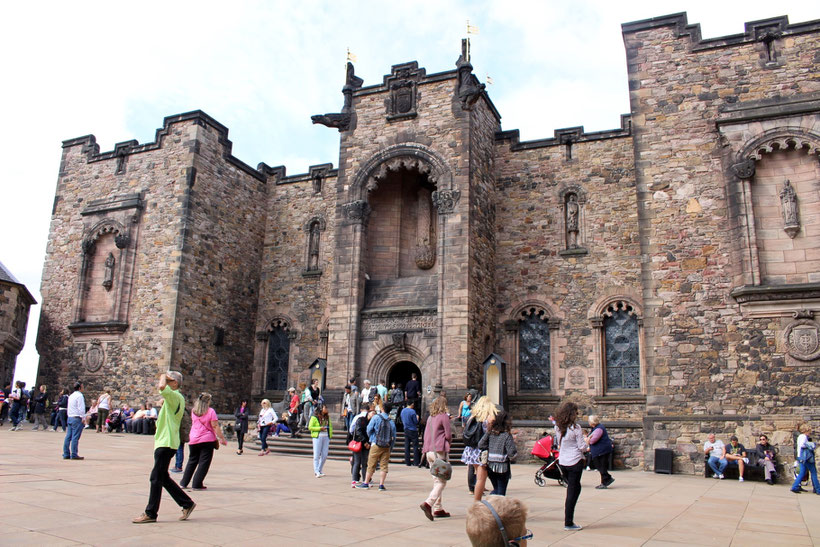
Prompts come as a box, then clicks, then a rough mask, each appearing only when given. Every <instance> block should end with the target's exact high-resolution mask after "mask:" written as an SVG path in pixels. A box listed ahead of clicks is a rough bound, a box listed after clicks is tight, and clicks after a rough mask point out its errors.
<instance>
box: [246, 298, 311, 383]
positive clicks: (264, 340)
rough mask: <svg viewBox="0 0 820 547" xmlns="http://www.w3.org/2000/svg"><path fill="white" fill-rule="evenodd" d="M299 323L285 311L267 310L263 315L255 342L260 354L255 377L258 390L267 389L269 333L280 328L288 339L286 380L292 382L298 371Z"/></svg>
mask: <svg viewBox="0 0 820 547" xmlns="http://www.w3.org/2000/svg"><path fill="white" fill-rule="evenodd" d="M300 327H301V325H300V324H299V323H298V321H295V320H294V319H292V317H291V316H290V315H288V314H286V313H281V312H267V313H265V314H264V316H263V320H262V328H261V329H260V330H259V331H257V333H256V342H257V344H258V346H257V351H258V352H259V355H261V357H262V358H261V359H260V362H259V365H257V366H258V370H259V376H258V377H257V378H256V379H255V380H256V382H257V385H258V386H259V387H260V392H265V391H268V390H267V380H268V373H269V370H268V368H269V366H270V365H271V363H270V355H269V352H270V343H271V340H270V339H271V333H273V332H275V331H277V330H279V329H281V330H282V331H284V333H285V334H286V336H287V340H288V360H287V367H288V370H287V380H288V382H292V381H293V380H294V379H295V378H297V377H298V373H299V367H298V363H299V357H300V351H299V345H298V343H299V340H300V332H301V328H300Z"/></svg>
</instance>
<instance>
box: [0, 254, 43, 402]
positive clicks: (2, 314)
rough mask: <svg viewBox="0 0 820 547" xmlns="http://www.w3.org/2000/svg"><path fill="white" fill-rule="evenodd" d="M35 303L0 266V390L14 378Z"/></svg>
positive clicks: (4, 268)
mask: <svg viewBox="0 0 820 547" xmlns="http://www.w3.org/2000/svg"><path fill="white" fill-rule="evenodd" d="M36 303H37V301H36V300H34V297H33V296H31V293H30V292H28V289H26V287H25V285H23V284H22V283H20V282H19V281H17V279H16V278H15V277H14V276H13V275H12V274H11V272H10V271H8V270H7V269H6V267H5V266H3V264H2V263H0V388H3V387H5V386H6V385H8V384H10V383H11V381H12V380H13V377H14V367H15V363H16V362H17V356H18V355H19V354H20V351H22V349H23V345H24V344H25V343H26V329H27V327H28V314H29V310H30V309H31V306H33V305H34V304H36Z"/></svg>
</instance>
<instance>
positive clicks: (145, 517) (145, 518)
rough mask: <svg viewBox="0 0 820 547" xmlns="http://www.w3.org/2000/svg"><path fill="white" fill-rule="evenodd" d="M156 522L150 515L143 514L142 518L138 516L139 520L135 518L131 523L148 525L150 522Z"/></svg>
mask: <svg viewBox="0 0 820 547" xmlns="http://www.w3.org/2000/svg"><path fill="white" fill-rule="evenodd" d="M156 521H157V519H156V518H154V517H149V516H148V515H146V514H145V513H143V514H141V515H140V516H138V517H137V518H135V519H134V520H132V521H131V522H133V523H134V524H146V523H148V522H156Z"/></svg>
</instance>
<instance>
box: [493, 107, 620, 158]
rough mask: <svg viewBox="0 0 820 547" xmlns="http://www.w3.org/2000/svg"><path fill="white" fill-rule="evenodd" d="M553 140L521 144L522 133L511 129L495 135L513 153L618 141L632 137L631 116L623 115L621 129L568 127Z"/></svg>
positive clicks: (497, 141) (557, 130)
mask: <svg viewBox="0 0 820 547" xmlns="http://www.w3.org/2000/svg"><path fill="white" fill-rule="evenodd" d="M553 134H554V135H555V136H554V137H552V138H547V139H537V140H532V141H524V142H521V140H520V137H521V133H520V131H519V130H518V129H510V130H508V131H499V132H497V133H496V134H495V142H496V143H505V142H508V143H509V144H510V150H512V151H513V152H516V151H519V150H532V149H534V148H547V147H551V146H562V145H564V146H566V145H572V144H573V143H583V142H591V141H600V140H604V139H617V138H623V137H629V136H631V135H632V118H631V116H630V115H629V114H622V115H621V127H620V129H608V130H604V131H590V132H589V133H587V132H585V131H584V126H582V125H581V126H577V127H566V128H563V129H556V130H555V131H554V132H553Z"/></svg>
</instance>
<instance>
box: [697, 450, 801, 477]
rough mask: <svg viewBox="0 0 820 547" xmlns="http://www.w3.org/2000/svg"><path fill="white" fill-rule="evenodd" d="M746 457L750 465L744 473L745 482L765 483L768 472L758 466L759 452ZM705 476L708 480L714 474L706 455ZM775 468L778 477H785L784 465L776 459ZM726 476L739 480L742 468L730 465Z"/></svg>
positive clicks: (747, 465)
mask: <svg viewBox="0 0 820 547" xmlns="http://www.w3.org/2000/svg"><path fill="white" fill-rule="evenodd" d="M746 456H747V457H748V458H749V463H747V464H746V466H745V473H744V476H743V478H744V480H757V481H763V480H765V479H766V472H765V469H764V468H763V466H762V465H758V461H759V457H758V455H757V452H748V451H747V452H746ZM703 463H704V465H703V476H704V477H706V478H707V479H708V478H710V477H712V476H713V475H714V473H713V472H712V468H711V467H709V456H708V455H705V456H704V457H703ZM774 468H775V471H776V473H777V476H779V477H783V476H785V475H783V464H781V463H780V462H778V461H777V458H776V457H775V462H774ZM723 474H724V476H725V477H726V478H727V479H738V478H739V474H740V468H739V467H738V465H737V464H736V463H734V464H733V463H730V464H729V465H728V466H726V470H725V471H724V472H723Z"/></svg>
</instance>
